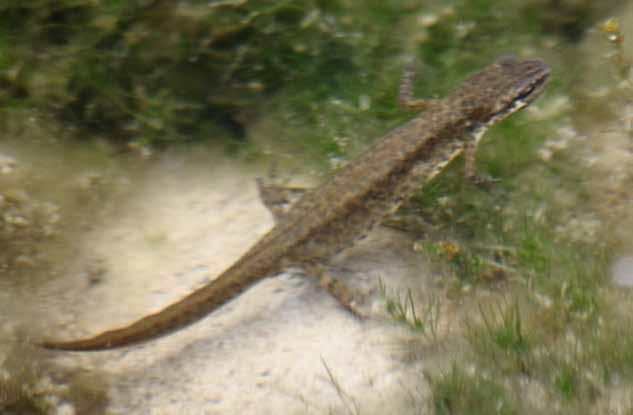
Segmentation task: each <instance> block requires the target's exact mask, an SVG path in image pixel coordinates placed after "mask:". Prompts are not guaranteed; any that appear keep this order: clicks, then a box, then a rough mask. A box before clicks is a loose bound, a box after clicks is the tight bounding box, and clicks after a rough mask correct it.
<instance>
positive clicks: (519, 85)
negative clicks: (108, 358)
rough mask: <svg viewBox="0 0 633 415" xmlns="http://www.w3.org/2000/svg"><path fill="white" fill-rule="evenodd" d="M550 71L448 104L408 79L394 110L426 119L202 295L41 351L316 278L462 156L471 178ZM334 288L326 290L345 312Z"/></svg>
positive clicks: (515, 68)
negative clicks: (490, 141) (296, 269)
mask: <svg viewBox="0 0 633 415" xmlns="http://www.w3.org/2000/svg"><path fill="white" fill-rule="evenodd" d="M549 74H550V67H549V66H548V65H547V64H545V63H544V62H542V61H541V60H537V59H534V60H518V59H517V58H515V57H512V56H505V57H502V58H500V59H498V60H497V61H496V62H495V63H493V64H491V65H489V66H488V67H486V68H484V69H483V70H482V71H480V72H479V73H477V74H475V75H473V76H472V77H470V78H469V79H467V80H466V81H464V83H463V84H462V85H461V86H460V87H459V88H457V89H456V90H454V91H453V92H452V93H451V94H450V95H448V96H447V97H446V98H444V99H436V100H414V99H412V97H411V85H412V73H411V72H409V73H408V74H407V73H405V77H404V78H403V82H402V86H401V93H400V103H401V104H402V105H403V106H405V107H408V108H413V109H418V110H421V109H424V110H425V111H424V112H422V113H421V114H420V115H418V116H417V117H416V118H414V119H412V120H411V121H409V122H407V123H406V124H404V125H403V126H401V127H399V128H396V129H394V130H393V131H391V132H389V133H387V134H386V135H385V136H384V137H383V138H382V139H380V140H379V141H378V142H377V143H375V144H374V145H373V146H371V147H370V148H369V149H368V150H366V151H365V152H363V153H362V154H361V155H360V156H359V157H358V158H356V159H355V160H352V161H350V162H349V163H348V164H347V165H346V166H344V167H343V168H341V169H340V170H339V171H338V172H336V173H335V174H334V175H333V176H332V177H331V178H330V179H329V180H328V181H326V182H325V183H324V184H322V185H321V186H319V187H318V188H316V189H314V190H311V191H308V192H306V193H305V194H304V195H303V196H302V197H301V198H300V199H299V200H298V201H297V202H296V203H295V204H294V205H293V206H292V207H291V208H290V209H289V210H288V211H287V212H286V213H284V214H281V213H278V214H276V215H275V216H276V218H277V220H278V222H277V224H276V225H275V227H274V228H273V229H272V230H270V231H269V232H268V233H267V234H266V235H264V236H263V237H262V238H261V239H260V240H259V241H258V242H257V243H256V244H255V245H254V246H253V247H252V248H251V249H250V250H249V251H248V252H246V253H245V254H244V255H243V256H242V257H241V258H240V259H239V260H237V262H235V263H234V264H233V265H232V266H231V267H230V268H228V269H227V270H226V271H224V272H223V273H222V274H221V275H220V276H219V277H217V278H216V279H215V280H214V281H212V282H211V283H209V284H208V285H206V286H204V287H202V288H200V289H199V290H197V291H195V292H193V293H191V294H190V295H188V296H187V297H185V298H183V299H182V300H180V301H178V302H176V303H174V304H172V305H169V306H168V307H166V308H164V309H162V310H160V311H159V312H157V313H155V314H150V315H148V316H146V317H143V318H141V319H140V320H138V321H136V322H135V323H132V324H131V325H129V326H126V327H123V328H119V329H114V330H110V331H106V332H104V333H102V334H99V335H97V336H95V337H91V338H86V339H80V340H71V341H55V340H48V341H45V342H43V343H42V346H43V347H45V348H47V349H57V350H73V351H89V350H105V349H113V348H117V347H122V346H127V345H131V344H135V343H140V342H145V341H148V340H152V339H155V338H157V337H160V336H164V335H166V334H169V333H171V332H174V331H176V330H179V329H181V328H183V327H186V326H188V325H189V324H192V323H194V322H196V321H198V320H200V319H201V318H203V317H204V316H206V315H207V314H209V313H211V312H212V311H214V310H216V309H217V308H219V307H220V306H222V305H223V304H225V303H226V302H228V301H230V300H232V299H234V298H236V297H237V296H239V295H240V294H241V293H242V292H244V291H245V290H247V289H248V288H249V287H251V286H252V285H253V284H255V283H257V282H258V281H260V280H262V279H264V278H266V277H268V276H271V275H275V274H277V273H279V272H282V271H283V270H284V269H286V268H288V267H290V266H301V267H303V268H304V269H306V270H307V272H308V273H311V272H315V271H317V270H318V266H319V264H322V263H324V262H327V261H328V260H329V259H331V258H332V257H333V256H334V255H336V254H337V253H339V252H340V251H341V250H343V249H345V248H347V247H349V246H351V245H352V244H353V243H354V242H355V241H356V240H358V239H359V238H361V237H363V236H364V235H366V234H367V233H368V232H369V231H370V230H371V229H372V227H374V226H375V225H376V224H378V223H380V222H381V220H383V219H384V218H385V217H386V216H388V215H389V214H391V213H393V212H395V211H396V210H397V209H398V207H400V206H401V204H402V203H403V202H405V201H406V200H407V199H408V198H409V197H410V196H411V195H412V194H413V193H414V192H415V191H416V190H418V189H419V188H420V187H421V186H422V185H424V184H425V183H427V182H429V181H430V180H431V179H433V177H435V176H436V175H437V174H438V173H440V172H441V171H442V170H443V169H444V167H445V166H446V165H447V164H448V163H449V162H450V161H451V160H453V159H454V158H455V157H457V156H458V155H459V154H461V153H462V152H464V153H465V156H466V175H467V176H473V175H474V151H475V148H476V146H477V144H478V142H479V140H480V139H481V137H482V135H483V133H484V132H485V130H486V129H487V128H488V127H489V126H491V125H493V124H496V123H498V122H499V121H501V120H502V119H504V118H505V117H507V116H508V115H510V114H512V113H513V112H515V111H517V110H519V109H521V108H524V107H525V106H527V105H528V104H529V103H531V102H532V101H533V100H534V99H536V98H537V97H538V96H539V95H540V94H541V92H542V91H543V90H544V88H545V86H546V84H547V81H548V78H549ZM332 281H333V280H327V282H326V283H325V284H324V285H326V288H328V289H330V290H331V291H332V292H333V294H335V296H337V298H338V299H339V300H340V301H341V302H342V303H343V304H344V305H345V306H346V307H348V308H350V299H349V297H348V296H347V295H343V294H341V292H343V291H344V290H342V289H339V288H340V286H338V285H337V284H336V283H333V282H332Z"/></svg>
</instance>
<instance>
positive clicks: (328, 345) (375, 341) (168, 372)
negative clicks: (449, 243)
mask: <svg viewBox="0 0 633 415" xmlns="http://www.w3.org/2000/svg"><path fill="white" fill-rule="evenodd" d="M141 170H142V173H141V174H138V176H137V177H136V178H134V179H130V181H129V183H128V184H127V186H128V188H130V189H133V190H132V191H130V192H129V194H128V196H127V197H125V198H121V199H120V200H119V201H117V202H116V203H114V204H110V205H109V207H108V212H107V214H104V215H100V216H99V220H97V221H95V223H93V224H91V226H90V227H88V228H87V229H86V231H85V232H83V233H82V234H81V235H79V236H78V241H77V242H78V248H77V250H76V255H74V256H73V257H72V258H68V261H67V264H65V266H64V269H65V272H64V273H63V275H59V276H57V277H55V278H53V279H51V280H50V281H49V282H47V283H46V284H42V285H40V286H39V287H38V289H37V295H36V296H35V298H37V305H38V308H37V309H38V311H39V315H38V318H39V319H40V321H39V324H36V326H40V327H42V331H43V332H44V333H45V335H46V336H48V337H55V338H64V339H66V338H76V337H78V336H81V337H84V336H86V335H93V334H96V333H99V332H101V331H103V330H105V329H110V328H113V327H117V326H121V325H126V324H128V323H130V322H132V321H134V320H135V319H137V318H139V317H142V316H144V315H147V314H149V313H153V312H155V311H157V310H159V309H161V308H163V307H164V306H166V305H168V304H170V303H171V302H173V301H176V300H178V299H180V298H182V297H183V296H184V295H186V294H187V293H189V292H191V291H192V290H195V289H196V288H198V287H200V286H202V285H204V284H206V283H208V282H209V281H210V280H212V279H213V278H215V276H216V275H218V274H219V273H220V272H221V271H222V270H223V269H225V268H226V267H227V266H229V265H230V264H231V263H232V262H233V261H235V260H236V259H237V258H238V257H239V256H240V255H241V254H243V253H244V252H245V251H246V250H247V249H248V248H249V246H251V245H252V244H253V243H254V242H255V241H256V240H257V239H258V238H259V237H261V235H263V234H264V233H265V232H266V231H267V230H268V229H270V228H271V227H272V226H273V222H272V218H271V216H270V215H269V214H268V212H267V211H266V210H265V208H264V207H263V206H262V205H261V204H260V202H259V200H258V196H257V192H256V189H255V185H254V177H255V176H256V175H257V172H246V171H245V169H243V168H241V167H240V166H239V164H238V163H233V164H228V163H224V164H223V163H217V162H212V161H209V160H201V159H200V157H197V158H196V160H195V161H192V160H191V159H190V158H189V157H188V156H182V155H165V156H162V157H161V160H160V161H158V162H154V163H151V164H150V165H148V167H147V168H143V169H141ZM251 170H252V169H251ZM260 170H261V171H264V170H265V169H260ZM261 171H260V174H261ZM336 267H337V268H336V269H337V271H336V272H337V274H338V275H337V276H340V277H342V278H347V279H349V280H350V284H355V285H358V286H359V287H361V288H367V287H370V288H372V287H373V288H375V287H377V285H378V279H379V278H381V279H382V280H383V281H384V282H385V283H386V284H387V285H388V286H392V287H401V288H403V287H406V286H408V285H417V286H419V285H420V279H421V278H426V277H424V273H425V271H424V269H425V264H424V262H423V260H422V259H421V258H420V256H419V255H416V254H414V253H413V252H412V250H411V241H410V240H408V239H407V238H406V237H404V236H403V235H402V234H400V233H398V232H395V231H390V230H387V229H384V228H380V229H378V230H377V231H376V232H374V233H373V234H372V235H371V236H370V238H368V239H367V240H366V241H363V243H362V244H360V245H359V246H358V247H355V248H354V249H353V250H351V251H350V252H349V253H348V254H347V255H346V256H345V257H344V258H341V259H339V260H338V263H337V264H336ZM30 298H31V299H32V298H33V297H32V295H31V297H30ZM31 306H32V304H31ZM31 308H32V307H31ZM380 308H381V307H380V303H379V302H378V303H375V304H374V310H379V309H380ZM408 335H410V332H409V331H407V330H406V329H404V328H403V327H402V326H398V325H395V324H393V323H392V322H389V321H387V320H386V319H384V318H382V317H381V313H380V312H376V318H371V319H369V320H368V321H359V320H357V319H355V318H354V317H352V316H351V315H350V314H349V313H348V312H347V311H346V310H344V309H342V308H341V307H340V306H339V305H338V303H337V302H336V301H335V300H334V299H332V298H331V297H330V296H329V295H328V294H326V293H325V292H323V291H322V290H321V289H320V288H319V286H318V281H317V280H316V279H313V278H308V277H305V276H301V275H299V274H298V273H284V274H282V275H280V276H276V277H274V278H269V279H267V280H264V281H262V282H261V283H259V284H258V285H256V286H255V287H253V288H252V289H250V290H249V291H247V292H246V293H245V294H243V295H242V296H241V297H239V298H237V299H236V300H234V301H232V302H231V303H229V304H228V305H226V306H225V307H223V308H222V309H220V310H218V311H217V312H215V313H213V314H212V315H210V316H208V317H207V318H205V319H203V320H202V321H200V322H198V323H197V324H195V325H193V326H190V327H189V328H186V329H184V330H181V331H179V332H177V333H175V334H172V335H170V336H167V337H165V338H162V339H159V340H157V341H153V342H150V343H147V344H144V345H140V346H134V347H129V348H125V349H121V350H116V351H108V352H97V353H68V352H51V353H46V356H47V358H50V359H52V361H53V362H54V363H55V365H59V367H63V368H65V369H64V370H69V371H70V372H71V373H72V372H73V371H76V372H80V371H90V372H92V373H93V374H96V376H97V379H100V380H103V381H104V383H106V384H107V385H108V386H107V396H108V398H109V404H108V407H107V413H109V414H238V413H239V414H273V413H274V414H294V413H297V414H299V413H300V414H312V413H314V414H323V413H363V414H366V413H395V412H394V411H399V410H400V409H403V408H404V406H406V405H409V404H407V402H409V401H411V403H410V405H417V404H419V401H418V402H417V403H415V404H414V403H412V402H413V400H412V399H411V398H412V397H419V396H421V395H425V394H426V393H427V392H426V391H425V390H421V389H420V388H424V381H423V377H422V372H421V369H422V367H421V366H420V363H417V364H415V365H414V364H411V363H406V362H405V361H404V360H403V359H402V355H403V353H402V345H401V343H400V341H399V340H400V339H401V338H402V337H403V336H404V337H406V336H408ZM406 397H408V398H406Z"/></svg>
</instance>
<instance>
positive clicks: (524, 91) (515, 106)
mask: <svg viewBox="0 0 633 415" xmlns="http://www.w3.org/2000/svg"><path fill="white" fill-rule="evenodd" d="M532 62H536V63H538V68H537V69H536V70H535V72H536V73H535V74H534V75H533V76H531V77H529V78H528V79H527V80H526V81H524V82H523V83H522V84H519V85H518V86H517V88H516V89H517V90H518V91H520V92H519V93H518V94H517V95H516V97H515V98H514V99H512V100H510V101H509V102H508V103H507V105H505V106H504V107H502V108H501V109H500V110H499V111H497V112H495V113H494V114H492V116H491V117H490V118H488V120H486V124H487V125H492V124H495V123H497V122H499V121H500V120H501V119H503V118H506V117H507V116H509V115H511V114H513V113H515V112H517V111H518V110H520V109H522V108H525V107H527V106H528V105H530V104H531V103H532V101H534V100H535V99H536V98H538V96H539V95H541V93H542V92H543V91H544V90H545V87H546V86H547V83H548V82H549V75H550V71H551V68H550V66H549V65H547V64H546V63H545V62H543V61H540V60H538V61H532Z"/></svg>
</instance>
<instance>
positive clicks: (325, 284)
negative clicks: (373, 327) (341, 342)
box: [306, 265, 367, 320]
mask: <svg viewBox="0 0 633 415" xmlns="http://www.w3.org/2000/svg"><path fill="white" fill-rule="evenodd" d="M306 273H308V274H309V275H314V276H318V277H319V285H320V286H321V288H323V289H324V290H326V291H327V292H328V293H330V295H332V297H334V298H335V299H336V300H337V301H338V302H339V303H340V304H341V305H342V306H343V307H344V308H345V309H346V310H347V311H349V312H350V313H352V314H353V315H354V316H355V317H357V318H359V319H363V320H364V319H365V318H367V315H366V314H365V313H364V312H362V311H361V310H360V309H359V303H362V302H363V301H362V300H363V298H360V297H361V295H360V293H358V292H356V290H352V289H351V288H350V287H349V286H348V285H347V284H345V283H344V282H343V281H341V280H340V279H337V278H334V277H333V276H332V274H330V273H329V272H327V271H326V270H325V269H324V268H323V267H321V266H318V265H311V266H309V267H308V269H306ZM359 300H361V301H359Z"/></svg>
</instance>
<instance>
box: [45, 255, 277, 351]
mask: <svg viewBox="0 0 633 415" xmlns="http://www.w3.org/2000/svg"><path fill="white" fill-rule="evenodd" d="M243 259H246V261H243V260H240V261H238V262H237V263H236V264H235V265H233V266H232V267H230V268H229V269H227V270H226V271H225V272H224V273H223V274H222V275H220V276H219V277H218V278H216V279H215V280H214V281H212V282H211V283H209V284H208V285H206V286H204V287H202V288H200V289H199V290H197V291H194V292H193V293H191V294H189V295H188V296H187V297H185V298H183V299H182V300H180V301H178V302H176V303H174V304H172V305H170V306H168V307H166V308H164V309H162V310H161V311H159V312H157V313H155V314H150V315H149V316H147V317H144V318H142V319H140V320H138V321H136V322H135V323H132V324H130V325H129V326H126V327H122V328H119V329H114V330H109V331H106V332H103V333H101V334H99V335H97V336H95V337H90V338H87V339H79V340H70V341H56V340H47V341H44V342H42V343H41V346H42V347H44V348H46V349H52V350H69V351H99V350H107V349H115V348H117V347H123V346H129V345H131V344H135V343H141V342H145V341H148V340H152V339H156V338H158V337H161V336H164V335H166V334H169V333H172V332H174V331H176V330H180V329H182V328H184V327H186V326H188V325H190V324H193V323H195V322H196V321H198V320H200V319H202V318H203V317H204V316H206V315H207V314H209V313H211V312H213V311H214V310H216V309H218V308H219V307H220V306H222V305H223V304H225V303H227V302H228V301H230V300H231V299H233V298H235V297H237V296H238V295H240V294H241V293H242V292H244V291H246V290H247V289H248V288H249V287H250V286H252V285H253V284H255V283H256V282H257V281H259V280H261V279H263V278H265V277H266V276H268V275H270V274H271V273H274V272H275V271H276V270H275V269H274V268H275V267H273V266H272V264H268V265H269V266H265V265H266V264H261V263H260V264H259V265H260V266H248V264H245V262H247V263H248V262H251V261H249V260H248V259H247V258H243ZM250 259H252V258H250ZM261 265H264V266H263V267H262V266H261Z"/></svg>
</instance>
